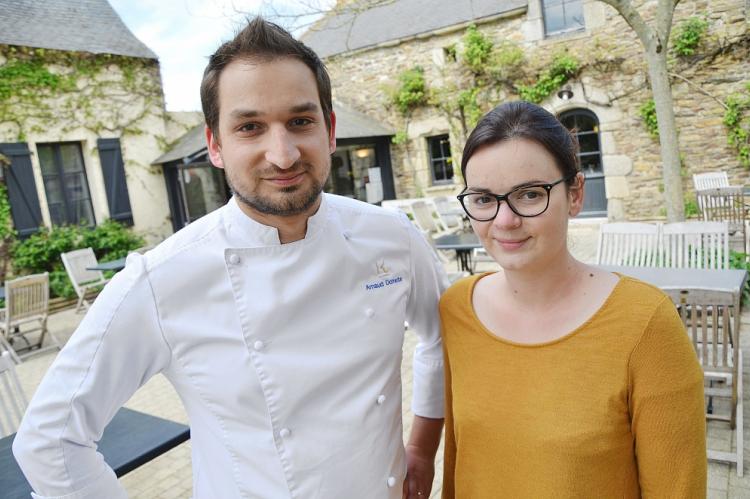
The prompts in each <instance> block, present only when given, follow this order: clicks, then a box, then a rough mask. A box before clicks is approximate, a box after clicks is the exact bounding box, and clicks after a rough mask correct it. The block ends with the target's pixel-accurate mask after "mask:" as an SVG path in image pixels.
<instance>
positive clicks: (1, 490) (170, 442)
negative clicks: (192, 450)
mask: <svg viewBox="0 0 750 499" xmlns="http://www.w3.org/2000/svg"><path fill="white" fill-rule="evenodd" d="M15 436H16V434H15V433H14V434H13V435H9V436H7V437H5V438H2V439H0V497H2V498H3V499H16V498H18V499H20V498H23V499H28V498H29V497H31V486H30V485H29V483H28V482H27V481H26V477H25V476H24V475H23V473H22V472H21V468H19V467H18V463H16V460H15V459H14V458H13V453H12V452H11V445H12V444H13V439H14V438H15ZM188 438H190V428H189V427H188V426H185V425H183V424H180V423H176V422H174V421H169V420H167V419H162V418H157V417H155V416H150V415H148V414H144V413H142V412H138V411H134V410H132V409H126V408H124V407H123V408H121V409H120V410H119V411H118V412H117V414H115V417H114V418H113V419H112V421H111V422H110V423H109V424H108V425H107V427H106V428H105V429H104V435H102V439H101V441H99V444H98V451H99V452H100V453H101V454H102V455H103V456H104V461H105V462H106V463H107V464H108V465H109V466H110V467H112V469H113V470H114V471H115V474H116V475H117V476H118V477H121V476H123V475H125V474H126V473H129V472H130V471H133V470H134V469H136V468H137V467H139V466H142V465H143V464H146V463H147V462H149V461H151V460H152V459H154V458H156V457H158V456H160V455H161V454H164V453H165V452H167V451H168V450H170V449H172V448H174V447H176V446H178V445H179V444H181V443H182V442H185V441H186V440H187V439H188Z"/></svg>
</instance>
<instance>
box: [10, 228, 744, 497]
mask: <svg viewBox="0 0 750 499" xmlns="http://www.w3.org/2000/svg"><path fill="white" fill-rule="evenodd" d="M597 232H598V223H596V222H595V221H589V222H586V221H582V222H576V223H573V224H571V230H570V234H569V239H570V246H571V248H572V251H573V253H574V254H575V255H576V256H577V257H578V258H580V259H581V260H584V261H588V262H591V261H593V260H594V258H595V254H596V247H595V245H596V234H597ZM454 265H455V264H453V263H450V264H448V268H447V270H451V271H452V270H455V266H454ZM485 268H486V269H489V268H491V267H490V266H487V267H483V268H482V269H481V270H484V269H485ZM81 318H82V315H80V314H75V313H74V312H73V311H72V310H66V311H63V312H60V313H57V314H54V315H53V316H52V317H51V319H50V329H51V330H52V332H53V333H55V334H56V335H57V337H58V338H59V339H60V340H61V341H67V339H68V338H69V337H70V335H71V334H72V332H73V330H74V329H75V327H76V326H77V324H78V322H79V321H80V320H81ZM742 324H743V330H744V331H750V329H749V328H750V311H748V310H746V311H745V313H744V314H743V317H742ZM415 344H416V337H415V335H414V334H413V333H412V332H411V331H406V334H405V341H404V362H403V366H402V375H403V400H404V404H403V406H404V434H405V437H406V436H407V435H408V432H409V430H410V428H411V422H412V419H413V416H412V414H411V412H410V409H409V408H410V400H411V387H412V369H411V366H412V354H413V351H414V346H415ZM742 347H743V351H744V352H745V364H744V373H745V375H744V379H743V381H744V386H746V387H747V386H750V334H744V335H743V336H742ZM54 357H55V353H54V352H53V353H48V354H44V355H40V356H37V357H31V358H29V359H27V360H26V361H25V362H24V363H23V364H21V365H20V366H18V373H19V375H20V378H21V383H22V385H23V388H24V390H25V392H26V394H27V395H29V396H31V394H33V392H34V390H35V389H36V387H37V386H38V384H39V382H40V381H41V378H42V376H43V375H44V373H45V372H46V370H47V368H48V367H49V365H50V364H51V363H52V361H53V360H54ZM749 393H750V390H745V397H744V399H745V411H744V412H745V414H744V415H745V424H744V435H745V442H744V447H745V455H746V456H749V455H750V395H749ZM125 405H126V407H129V408H131V409H135V410H139V411H142V412H146V413H149V414H153V415H155V416H160V417H163V418H167V419H171V420H174V421H178V422H181V423H185V424H187V423H188V420H187V416H186V414H185V411H184V409H183V408H182V404H181V402H180V400H179V398H178V397H177V394H176V393H175V391H174V390H173V389H172V387H171V385H170V384H169V383H168V382H167V381H166V379H165V378H164V377H163V376H161V375H158V376H156V377H154V378H153V379H151V380H150V381H149V382H148V383H146V385H144V386H143V387H142V388H141V389H140V390H138V392H136V393H135V395H133V397H132V398H131V399H130V400H129V401H128V402H127V404H125ZM708 442H709V447H711V448H715V449H718V450H730V448H731V447H732V445H733V442H734V433H733V432H732V431H730V430H729V429H728V426H727V425H726V424H725V423H711V424H709V435H708ZM747 461H748V457H746V462H747ZM442 463H443V459H442V445H441V448H440V450H439V452H438V458H437V464H436V476H435V485H434V488H433V493H432V495H431V497H439V496H440V490H441V487H440V484H441V482H442ZM122 483H123V484H124V486H125V488H126V489H127V491H128V494H129V496H130V497H131V498H133V499H135V498H140V499H170V498H189V497H191V493H192V470H191V464H190V441H188V442H186V443H184V444H182V445H180V446H178V447H176V448H175V449H173V450H171V451H170V452H167V453H166V454H164V455H162V456H160V457H159V458H157V459H155V460H153V461H151V462H150V463H148V464H146V465H144V466H142V467H140V468H138V469H136V470H135V471H133V472H131V473H129V474H128V475H126V476H125V477H123V478H122ZM708 487H709V494H708V497H709V499H719V498H721V499H727V498H750V467H748V466H747V465H746V466H745V476H744V477H742V478H739V477H737V474H736V472H735V470H734V468H732V469H730V466H729V465H724V464H717V463H710V464H709V477H708ZM0 495H1V494H0Z"/></svg>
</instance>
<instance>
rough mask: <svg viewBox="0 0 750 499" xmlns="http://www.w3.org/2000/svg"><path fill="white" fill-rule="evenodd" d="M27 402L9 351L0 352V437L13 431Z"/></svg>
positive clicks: (18, 423)
mask: <svg viewBox="0 0 750 499" xmlns="http://www.w3.org/2000/svg"><path fill="white" fill-rule="evenodd" d="M28 403H29V402H28V400H26V395H24V393H23V390H22V389H21V383H19V381H18V376H17V375H16V368H15V365H14V364H13V360H12V359H11V355H10V353H9V352H2V353H0V438H3V437H7V436H8V435H10V434H12V433H15V431H16V430H17V429H18V426H19V425H20V424H21V418H22V417H23V413H24V412H25V411H26V406H27V405H28Z"/></svg>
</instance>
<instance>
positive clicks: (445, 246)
mask: <svg viewBox="0 0 750 499" xmlns="http://www.w3.org/2000/svg"><path fill="white" fill-rule="evenodd" d="M481 247H482V243H480V242H479V238H478V237H477V235H476V234H474V232H458V233H456V234H446V235H444V236H440V237H436V238H435V248H436V249H439V250H455V251H456V260H457V261H458V268H459V269H460V270H463V271H465V272H468V273H470V274H473V273H474V272H473V271H472V265H471V252H472V250H474V249H475V248H481Z"/></svg>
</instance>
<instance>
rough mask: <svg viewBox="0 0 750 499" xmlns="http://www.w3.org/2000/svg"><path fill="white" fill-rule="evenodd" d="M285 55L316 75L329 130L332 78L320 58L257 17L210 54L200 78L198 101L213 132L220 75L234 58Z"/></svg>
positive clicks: (264, 58)
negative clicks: (302, 64)
mask: <svg viewBox="0 0 750 499" xmlns="http://www.w3.org/2000/svg"><path fill="white" fill-rule="evenodd" d="M284 57H291V58H295V59H299V60H300V61H301V62H303V63H304V64H305V65H306V66H307V67H308V68H310V70H311V71H312V72H313V74H314V75H315V82H316V83H317V85H318V97H319V98H320V106H321V109H322V111H323V117H324V119H325V122H326V127H327V128H328V130H330V129H331V112H332V110H333V105H332V103H331V80H330V79H329V78H328V71H326V67H325V65H324V64H323V61H321V60H320V58H319V57H318V56H317V54H315V52H313V51H312V50H311V49H310V48H309V47H307V46H306V45H305V44H304V43H302V42H300V41H298V40H295V39H294V37H293V36H292V35H291V34H290V33H289V32H288V31H286V30H285V29H284V28H282V27H281V26H279V25H277V24H274V23H272V22H270V21H266V20H265V19H263V18H262V17H256V18H254V19H253V20H252V21H249V22H248V25H247V26H246V27H245V28H244V29H243V30H242V31H240V32H239V33H237V35H236V36H235V37H234V38H233V39H232V40H230V41H228V42H226V43H224V44H223V45H222V46H221V47H219V48H218V49H217V50H216V52H214V54H213V55H212V56H211V57H210V58H209V60H208V66H206V70H205V71H204V72H203V81H201V105H202V106H203V116H205V119H206V125H207V126H208V128H210V129H211V132H212V133H213V134H214V136H218V130H219V77H220V76H221V72H222V71H224V68H226V67H227V66H228V65H229V64H230V63H231V62H233V61H236V60H248V61H260V62H270V61H273V60H276V59H281V58H284Z"/></svg>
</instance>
